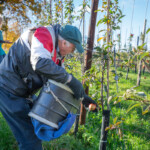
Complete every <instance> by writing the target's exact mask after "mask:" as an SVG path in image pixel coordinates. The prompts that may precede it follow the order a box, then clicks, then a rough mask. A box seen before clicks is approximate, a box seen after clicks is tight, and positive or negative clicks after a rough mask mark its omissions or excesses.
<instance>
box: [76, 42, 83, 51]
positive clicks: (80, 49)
mask: <svg viewBox="0 0 150 150" xmlns="http://www.w3.org/2000/svg"><path fill="white" fill-rule="evenodd" d="M75 46H76V49H77V51H78V52H79V53H83V52H84V49H83V47H82V45H81V44H77V43H76V44H75Z"/></svg>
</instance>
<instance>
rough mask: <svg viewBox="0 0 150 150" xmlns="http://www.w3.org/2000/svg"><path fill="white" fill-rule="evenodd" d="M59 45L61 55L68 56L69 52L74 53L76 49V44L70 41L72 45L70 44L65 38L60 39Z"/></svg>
mask: <svg viewBox="0 0 150 150" xmlns="http://www.w3.org/2000/svg"><path fill="white" fill-rule="evenodd" d="M58 46H59V52H60V55H61V56H62V57H63V56H66V55H67V54H70V53H73V52H74V50H75V45H74V44H72V43H70V45H69V46H68V45H67V43H66V41H65V40H59V41H58Z"/></svg>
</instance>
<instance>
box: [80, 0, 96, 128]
mask: <svg viewBox="0 0 150 150" xmlns="http://www.w3.org/2000/svg"><path fill="white" fill-rule="evenodd" d="M98 2H99V0H92V7H91V18H90V26H89V32H88V40H87V51H86V52H85V58H84V66H85V67H84V72H85V71H86V70H89V69H90V68H91V64H92V59H91V58H92V51H93V45H94V37H95V25H96V17H97V12H96V10H97V9H98ZM83 83H84V81H83ZM88 89H89V88H88V87H86V89H85V92H86V94H88ZM85 118H86V110H85V108H84V106H83V105H82V104H81V113H80V124H81V125H83V124H85Z"/></svg>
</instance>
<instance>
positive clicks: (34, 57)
mask: <svg viewBox="0 0 150 150" xmlns="http://www.w3.org/2000/svg"><path fill="white" fill-rule="evenodd" d="M52 52H53V39H52V35H51V34H50V32H49V30H48V29H47V28H45V27H40V28H38V29H37V30H36V31H35V33H34V35H33V37H32V45H31V58H30V61H31V65H32V68H33V70H34V71H35V72H37V73H38V74H41V75H44V76H45V77H47V78H48V79H52V80H55V81H57V82H61V83H65V82H67V80H68V77H69V74H68V73H67V72H66V70H65V69H64V68H63V67H61V66H58V65H57V64H55V63H54V62H53V61H52V58H51V54H52Z"/></svg>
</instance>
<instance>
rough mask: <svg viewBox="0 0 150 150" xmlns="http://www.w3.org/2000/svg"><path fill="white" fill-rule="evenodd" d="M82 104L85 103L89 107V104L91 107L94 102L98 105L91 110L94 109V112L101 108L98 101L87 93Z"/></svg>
mask: <svg viewBox="0 0 150 150" xmlns="http://www.w3.org/2000/svg"><path fill="white" fill-rule="evenodd" d="M82 104H83V106H84V107H85V108H89V106H90V107H91V104H94V105H96V107H95V109H94V110H92V109H91V111H92V112H98V108H99V107H98V105H97V103H96V102H95V101H94V100H92V98H91V97H89V96H87V95H86V94H85V96H84V99H83V101H82ZM94 105H93V106H94Z"/></svg>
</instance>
